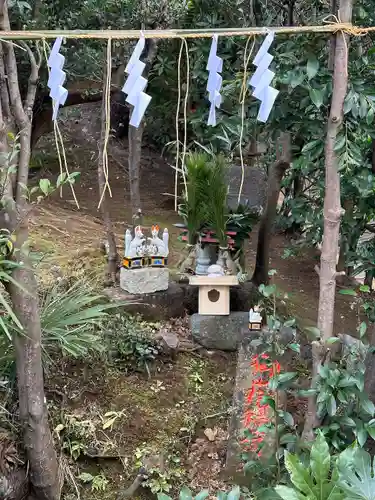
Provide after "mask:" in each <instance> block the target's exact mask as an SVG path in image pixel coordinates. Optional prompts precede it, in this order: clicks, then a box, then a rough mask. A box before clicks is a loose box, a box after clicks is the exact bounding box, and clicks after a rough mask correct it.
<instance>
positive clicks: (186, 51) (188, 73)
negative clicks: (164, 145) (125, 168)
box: [174, 39, 190, 212]
mask: <svg viewBox="0 0 375 500" xmlns="http://www.w3.org/2000/svg"><path fill="white" fill-rule="evenodd" d="M184 48H185V56H186V88H185V98H184V142H183V146H182V157H181V173H182V178H183V181H184V187H185V196H186V197H187V183H186V169H185V157H186V149H187V105H188V100H189V86H190V61H189V48H188V45H187V42H186V40H184V39H183V40H182V41H181V47H180V53H179V56H178V64H177V87H178V93H177V108H176V164H175V185H174V199H175V202H174V208H175V211H176V212H177V208H178V201H177V200H178V173H179V171H180V133H179V116H180V107H181V61H182V53H183V50H184Z"/></svg>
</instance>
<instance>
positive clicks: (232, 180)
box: [227, 165, 267, 209]
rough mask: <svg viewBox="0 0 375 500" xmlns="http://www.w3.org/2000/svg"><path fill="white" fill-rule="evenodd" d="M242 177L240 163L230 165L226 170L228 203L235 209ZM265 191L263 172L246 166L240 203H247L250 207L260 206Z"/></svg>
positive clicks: (264, 199)
mask: <svg viewBox="0 0 375 500" xmlns="http://www.w3.org/2000/svg"><path fill="white" fill-rule="evenodd" d="M241 177H242V168H241V165H231V166H230V167H229V169H228V172H227V181H228V185H229V192H228V205H229V207H230V208H232V209H236V208H237V205H238V192H239V189H240V184H241ZM266 191H267V176H266V174H265V172H264V171H263V170H262V169H260V168H256V167H248V166H247V167H246V168H245V177H244V185H243V188H242V196H241V199H240V203H241V204H246V203H247V204H248V205H249V206H250V207H251V208H257V209H258V208H260V207H263V206H264V205H265V201H266Z"/></svg>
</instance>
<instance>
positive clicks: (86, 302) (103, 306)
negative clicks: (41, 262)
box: [40, 280, 117, 357]
mask: <svg viewBox="0 0 375 500" xmlns="http://www.w3.org/2000/svg"><path fill="white" fill-rule="evenodd" d="M114 307H117V305H115V304H112V303H108V301H107V300H106V299H105V297H103V296H102V295H99V294H97V293H96V291H95V289H94V286H93V284H92V283H91V282H89V281H87V280H79V281H77V282H76V283H74V284H73V285H72V286H71V287H69V288H68V289H65V290H64V289H62V288H61V287H59V286H58V285H55V286H53V287H52V288H51V289H50V290H48V291H47V292H45V293H44V294H43V296H42V299H41V304H40V320H41V326H42V344H43V349H44V351H45V352H50V351H51V349H53V348H54V347H56V346H58V347H59V348H60V349H61V351H62V352H63V353H65V354H68V355H71V356H73V357H80V356H85V355H87V354H88V353H89V351H90V350H96V351H98V350H101V345H102V344H101V342H100V339H99V335H98V333H97V332H98V328H97V327H98V325H100V323H101V321H102V320H103V318H104V317H105V316H107V312H108V310H110V309H114Z"/></svg>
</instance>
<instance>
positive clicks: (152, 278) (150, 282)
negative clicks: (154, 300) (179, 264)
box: [120, 267, 169, 295]
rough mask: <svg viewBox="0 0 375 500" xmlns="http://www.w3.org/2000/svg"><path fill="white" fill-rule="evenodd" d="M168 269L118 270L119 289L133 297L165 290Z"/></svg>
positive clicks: (167, 280) (167, 282)
mask: <svg viewBox="0 0 375 500" xmlns="http://www.w3.org/2000/svg"><path fill="white" fill-rule="evenodd" d="M168 285H169V269H168V268H166V267H161V268H158V267H144V268H142V269H125V268H123V267H122V268H121V269H120V288H122V289H123V290H125V291H126V292H129V293H132V294H134V295H143V294H148V293H154V292H159V291H163V290H167V289H168Z"/></svg>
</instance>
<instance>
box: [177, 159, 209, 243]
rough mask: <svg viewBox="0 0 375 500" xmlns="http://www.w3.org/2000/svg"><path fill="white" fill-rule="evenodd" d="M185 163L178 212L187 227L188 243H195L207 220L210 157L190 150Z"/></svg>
mask: <svg viewBox="0 0 375 500" xmlns="http://www.w3.org/2000/svg"><path fill="white" fill-rule="evenodd" d="M185 165H186V167H185V168H186V192H184V194H183V202H182V203H181V204H180V206H179V214H180V216H181V217H182V219H183V220H184V223H185V225H186V227H187V230H188V235H189V243H190V244H195V243H196V241H197V239H198V235H199V231H200V230H201V229H202V227H203V225H204V224H205V222H206V220H207V211H208V208H207V205H208V197H209V193H208V190H207V188H208V185H209V178H210V157H209V156H208V155H207V154H206V153H198V152H191V153H189V154H188V155H187V156H186V161H185Z"/></svg>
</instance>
